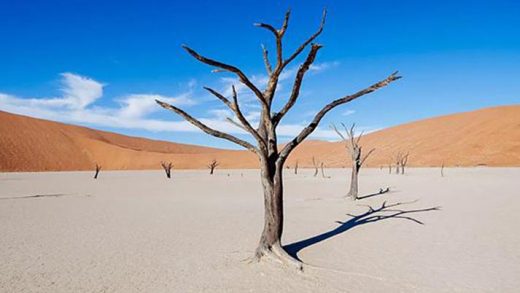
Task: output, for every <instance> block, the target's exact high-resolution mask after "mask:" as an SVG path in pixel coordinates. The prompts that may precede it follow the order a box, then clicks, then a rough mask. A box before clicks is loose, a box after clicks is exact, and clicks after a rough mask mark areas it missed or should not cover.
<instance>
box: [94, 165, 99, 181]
mask: <svg viewBox="0 0 520 293" xmlns="http://www.w3.org/2000/svg"><path fill="white" fill-rule="evenodd" d="M100 170H101V166H100V165H98V164H96V174H94V179H97V178H98V175H99V171H100Z"/></svg>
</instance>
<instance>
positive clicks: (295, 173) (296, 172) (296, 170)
mask: <svg viewBox="0 0 520 293" xmlns="http://www.w3.org/2000/svg"><path fill="white" fill-rule="evenodd" d="M294 175H298V161H296V164H295V165H294Z"/></svg>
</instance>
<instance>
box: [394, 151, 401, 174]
mask: <svg viewBox="0 0 520 293" xmlns="http://www.w3.org/2000/svg"><path fill="white" fill-rule="evenodd" d="M401 158H402V154H401V152H398V153H397V155H395V174H399V173H400V172H401V169H400V166H401Z"/></svg>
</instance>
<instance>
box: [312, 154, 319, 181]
mask: <svg viewBox="0 0 520 293" xmlns="http://www.w3.org/2000/svg"><path fill="white" fill-rule="evenodd" d="M312 165H313V166H314V175H312V176H313V177H316V176H318V162H316V159H315V158H314V157H312Z"/></svg>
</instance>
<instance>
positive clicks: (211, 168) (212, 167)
mask: <svg viewBox="0 0 520 293" xmlns="http://www.w3.org/2000/svg"><path fill="white" fill-rule="evenodd" d="M218 165H219V163H218V162H217V160H215V159H213V161H211V163H209V165H208V168H209V175H213V172H214V171H215V168H217V167H218Z"/></svg>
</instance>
